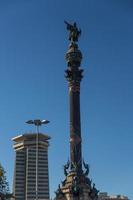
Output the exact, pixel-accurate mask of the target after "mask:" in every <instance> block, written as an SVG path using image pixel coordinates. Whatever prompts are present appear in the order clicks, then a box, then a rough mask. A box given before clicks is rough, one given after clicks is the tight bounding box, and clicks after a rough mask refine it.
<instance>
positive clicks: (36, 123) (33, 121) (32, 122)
mask: <svg viewBox="0 0 133 200" xmlns="http://www.w3.org/2000/svg"><path fill="white" fill-rule="evenodd" d="M49 122H50V121H48V120H45V119H43V120H40V119H35V120H28V121H26V123H27V124H34V125H35V126H36V128H37V134H36V200H38V137H39V127H40V126H41V125H43V124H48V123H49Z"/></svg>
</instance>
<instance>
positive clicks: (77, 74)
mask: <svg viewBox="0 0 133 200" xmlns="http://www.w3.org/2000/svg"><path fill="white" fill-rule="evenodd" d="M65 23H66V25H67V30H68V31H69V40H70V45H69V49H68V51H67V53H66V61H67V70H66V79H67V81H68V88H69V98H70V161H69V160H68V162H67V164H66V165H64V175H65V180H63V181H62V184H61V185H59V186H58V189H57V191H56V198H55V199H56V200H59V199H60V200H65V199H66V200H73V199H74V200H80V199H82V200H96V199H97V197H98V190H97V189H96V188H95V184H94V183H93V184H92V180H90V179H89V177H88V174H89V165H88V164H86V163H85V162H84V161H83V159H82V149H81V142H82V138H81V122H80V82H81V80H82V78H83V76H82V73H83V69H80V64H81V60H82V53H81V51H80V50H79V48H78V44H77V42H78V38H79V36H80V35H81V30H80V29H78V27H77V25H76V23H74V24H69V23H68V22H66V21H65Z"/></svg>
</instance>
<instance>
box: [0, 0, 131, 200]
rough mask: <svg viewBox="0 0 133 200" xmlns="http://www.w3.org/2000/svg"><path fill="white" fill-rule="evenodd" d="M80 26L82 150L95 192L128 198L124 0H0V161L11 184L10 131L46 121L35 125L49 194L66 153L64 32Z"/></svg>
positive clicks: (127, 12) (127, 8)
mask: <svg viewBox="0 0 133 200" xmlns="http://www.w3.org/2000/svg"><path fill="white" fill-rule="evenodd" d="M64 19H65V20H68V21H70V22H73V21H76V22H77V23H78V25H79V26H80V27H81V29H82V37H81V38H80V41H79V46H80V49H81V51H82V53H83V62H82V68H83V69H84V79H83V81H82V85H81V117H82V137H83V157H84V159H85V161H86V162H88V163H89V164H90V167H91V172H90V177H91V178H92V179H93V181H94V182H95V183H96V186H97V188H98V189H99V190H100V191H102V192H103V191H107V192H108V193H109V194H124V195H127V196H128V197H129V198H130V199H133V190H132V186H133V172H132V171H133V156H132V155H133V122H132V120H133V55H132V52H133V2H132V0H127V1H126V0H77V1H76V0H74V1H70V0H67V1H64V0H62V1H59V0H12V1H10V0H0V29H1V31H0V93H1V98H0V113H1V114H0V122H1V123H0V124H1V125H0V152H1V153H0V162H1V163H2V165H3V166H4V168H5V170H6V171H7V178H8V180H9V182H10V186H11V187H12V178H13V168H14V151H13V149H12V141H11V138H12V137H14V136H16V135H18V134H22V133H25V132H30V131H32V132H33V131H34V130H35V129H34V127H31V126H28V125H26V124H25V121H26V120H28V119H34V118H41V119H48V120H50V121H51V123H50V124H49V125H47V126H46V127H42V129H41V131H42V132H44V133H47V134H49V135H50V136H51V137H52V139H51V141H50V147H49V174H50V192H51V196H54V195H53V193H54V191H55V190H56V189H57V186H58V184H59V183H60V181H61V180H62V179H63V178H64V176H63V167H62V166H63V164H64V163H65V162H66V161H67V159H68V157H69V99H68V88H67V81H66V80H65V78H64V70H65V69H66V62H65V59H64V55H65V53H66V51H67V48H68V44H69V42H68V40H67V37H68V33H67V31H66V28H65V25H64V22H63V21H64Z"/></svg>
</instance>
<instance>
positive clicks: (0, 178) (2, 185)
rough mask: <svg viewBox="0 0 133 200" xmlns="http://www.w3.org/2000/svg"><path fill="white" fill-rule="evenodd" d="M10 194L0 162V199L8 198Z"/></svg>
mask: <svg viewBox="0 0 133 200" xmlns="http://www.w3.org/2000/svg"><path fill="white" fill-rule="evenodd" d="M11 197H12V195H11V194H10V191H9V184H8V182H7V179H6V172H5V170H4V168H3V167H2V165H1V164H0V200H6V199H10V198H11Z"/></svg>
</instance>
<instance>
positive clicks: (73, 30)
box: [64, 21, 81, 42]
mask: <svg viewBox="0 0 133 200" xmlns="http://www.w3.org/2000/svg"><path fill="white" fill-rule="evenodd" d="M64 22H65V24H66V25H67V30H69V31H70V33H69V40H70V41H71V42H78V38H79V36H80V35H81V29H78V27H77V24H76V22H74V23H73V24H69V23H68V22H67V21H64Z"/></svg>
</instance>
